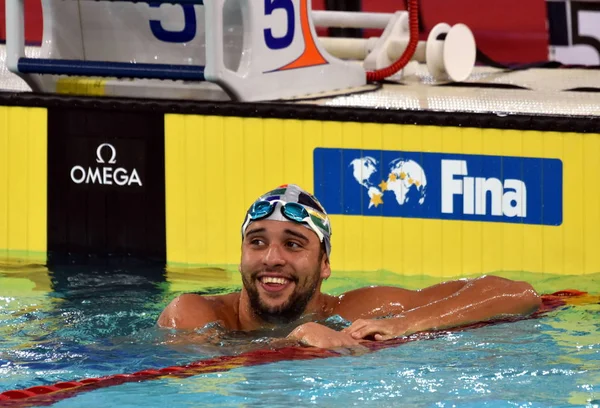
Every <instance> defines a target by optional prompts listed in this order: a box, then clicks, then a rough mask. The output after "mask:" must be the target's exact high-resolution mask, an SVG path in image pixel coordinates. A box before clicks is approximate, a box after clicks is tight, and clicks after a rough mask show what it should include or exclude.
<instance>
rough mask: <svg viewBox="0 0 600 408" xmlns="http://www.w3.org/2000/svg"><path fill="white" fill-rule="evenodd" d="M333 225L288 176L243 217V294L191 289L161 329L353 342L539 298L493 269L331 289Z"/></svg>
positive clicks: (514, 313) (452, 322) (519, 307)
mask: <svg viewBox="0 0 600 408" xmlns="http://www.w3.org/2000/svg"><path fill="white" fill-rule="evenodd" d="M330 237H331V226H330V221H329V217H328V216H327V213H326V212H325V209H324V208H323V207H322V206H321V204H320V203H319V202H318V201H317V199H316V198H315V197H314V196H312V195H311V194H309V193H308V192H306V191H304V190H302V189H301V188H300V187H299V186H297V185H294V184H290V185H284V186H281V187H279V188H277V189H275V190H273V191H270V192H268V193H266V194H264V195H263V196H261V197H260V198H259V199H258V200H257V201H256V202H254V203H253V204H252V205H251V206H250V209H249V210H248V212H247V213H246V217H245V219H244V223H243V225H242V258H241V262H240V267H239V269H240V273H241V276H242V282H243V287H242V290H241V291H240V292H236V293H231V294H227V295H221V296H200V295H196V294H185V295H181V296H179V297H177V298H176V299H174V300H173V301H172V302H171V303H170V304H169V305H168V306H167V307H166V308H165V310H164V311H163V313H162V314H161V316H160V317H159V319H158V325H159V326H160V327H169V328H175V329H199V328H202V327H204V326H206V325H207V324H208V323H213V322H218V323H219V324H220V325H221V326H223V327H224V328H225V329H229V330H235V331H245V332H251V331H255V330H260V329H270V328H276V327H280V326H285V327H290V326H291V327H292V329H290V330H291V333H289V335H288V336H287V338H288V339H290V340H296V341H299V342H300V343H302V344H305V345H310V346H316V347H352V346H357V345H359V344H360V342H361V341H364V340H375V341H380V340H387V339H391V338H394V337H398V336H403V335H408V334H412V333H416V332H420V331H425V330H437V329H443V328H450V327H456V326H461V325H465V324H469V323H474V322H480V321H486V320H491V319H495V318H500V317H509V316H511V317H519V316H526V315H528V314H531V313H532V312H534V311H536V310H537V309H538V307H539V306H540V297H539V296H538V294H537V293H536V292H535V290H534V289H533V288H532V287H531V285H529V284H528V283H526V282H517V281H511V280H508V279H503V278H500V277H495V276H482V277H480V278H477V279H470V280H467V279H463V280H456V281H449V282H444V283H440V284H438V285H434V286H431V287H428V288H425V289H422V290H418V291H412V290H407V289H403V288H398V287H382V286H377V287H366V288H361V289H356V290H353V291H350V292H347V293H345V294H343V295H341V296H330V295H327V294H324V293H322V292H321V284H322V282H323V280H325V279H327V278H328V277H329V276H330V274H331V267H330V264H329V257H330V253H331V241H330ZM335 315H339V316H341V317H342V318H344V319H346V320H348V321H350V322H352V324H351V325H350V326H349V327H348V328H346V329H343V330H342V331H336V330H333V329H331V328H329V327H326V326H324V325H322V324H320V323H317V322H319V321H323V320H325V319H327V318H329V317H331V316H335Z"/></svg>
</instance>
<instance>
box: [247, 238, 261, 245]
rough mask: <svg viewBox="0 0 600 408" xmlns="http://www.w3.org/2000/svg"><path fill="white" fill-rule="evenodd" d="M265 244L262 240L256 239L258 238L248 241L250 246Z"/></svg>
mask: <svg viewBox="0 0 600 408" xmlns="http://www.w3.org/2000/svg"><path fill="white" fill-rule="evenodd" d="M264 244H265V242H264V241H263V240H262V239H258V238H254V239H253V240H251V241H250V245H255V246H258V245H264Z"/></svg>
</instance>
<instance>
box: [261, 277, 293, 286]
mask: <svg viewBox="0 0 600 408" xmlns="http://www.w3.org/2000/svg"><path fill="white" fill-rule="evenodd" d="M261 281H262V283H274V284H277V285H285V284H286V283H287V279H285V278H276V277H273V276H265V277H264V278H262V279H261Z"/></svg>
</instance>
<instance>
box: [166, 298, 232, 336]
mask: <svg viewBox="0 0 600 408" xmlns="http://www.w3.org/2000/svg"><path fill="white" fill-rule="evenodd" d="M239 296H240V295H239V293H230V294H228V295H220V296H202V295H198V294H194V293H186V294H183V295H180V296H178V297H176V298H175V299H173V300H172V301H171V303H169V305H167V307H166V308H165V310H164V311H163V312H162V314H161V315H160V317H159V318H158V325H159V326H160V327H170V328H175V329H196V328H200V327H204V326H206V325H207V324H208V323H212V322H220V323H221V324H222V325H223V326H225V327H226V328H228V329H236V328H237V320H238V319H237V302H238V300H239Z"/></svg>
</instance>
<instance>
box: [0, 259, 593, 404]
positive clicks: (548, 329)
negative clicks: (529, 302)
mask: <svg viewBox="0 0 600 408" xmlns="http://www.w3.org/2000/svg"><path fill="white" fill-rule="evenodd" d="M338 275H339V274H338ZM599 280H600V275H592V276H584V277H577V278H557V277H545V278H543V279H538V280H537V282H536V283H534V284H535V286H536V288H537V289H538V290H540V291H542V292H546V293H547V292H550V291H553V290H559V289H564V288H567V287H575V288H577V289H583V290H588V291H591V292H594V290H593V289H594V288H600V285H598V281H599ZM382 281H383V282H382ZM393 281H397V282H396V283H398V284H401V285H402V286H405V287H411V286H414V287H420V286H424V285H425V284H430V283H433V281H431V282H430V281H428V280H427V279H424V278H415V279H412V280H406V279H405V280H402V279H400V278H398V277H397V276H396V277H394V276H391V275H385V276H384V275H381V274H379V275H376V274H374V275H372V276H369V277H365V276H364V275H356V274H349V275H348V276H337V277H336V278H332V279H330V281H328V282H327V285H328V286H327V287H326V290H327V291H328V292H330V293H341V292H342V291H345V290H347V289H351V288H353V287H359V286H363V285H365V284H381V283H384V284H390V283H394V282H393ZM239 285H240V283H239V279H238V277H237V276H236V274H235V273H230V272H224V271H218V270H190V271H185V270H179V271H165V270H164V269H163V268H161V267H160V266H152V265H150V266H149V265H125V266H123V265H114V266H109V265H102V266H89V265H87V266H82V265H79V266H74V265H70V266H60V267H50V270H47V269H46V268H45V267H32V266H14V265H12V266H10V267H8V266H5V267H0V392H3V391H7V390H10V389H22V388H27V387H31V386H35V385H44V384H53V383H56V382H59V381H69V380H77V379H82V378H87V377H99V376H106V375H111V374H118V373H132V372H135V371H139V370H143V369H147V368H162V367H167V366H171V365H183V364H187V363H190V362H193V361H197V360H201V359H206V358H210V357H215V356H221V355H232V354H240V353H244V352H247V351H250V350H256V349H258V348H261V347H264V344H262V343H260V342H259V341H252V339H248V338H240V337H239V336H237V337H235V338H228V339H226V340H225V344H224V345H223V346H221V347H217V346H204V345H198V344H175V343H174V341H175V340H177V339H179V338H180V335H179V334H175V333H173V332H170V331H168V330H160V329H157V328H156V327H155V321H156V318H157V317H158V315H159V313H160V311H161V310H162V309H163V307H164V306H165V305H166V304H167V303H168V302H169V301H170V300H171V299H172V298H173V297H175V296H176V295H177V294H179V293H182V292H184V291H196V292H200V293H219V292H222V293H224V292H229V291H232V290H236V289H237V288H239ZM595 293H596V294H597V293H598V290H596V292H595ZM596 302H597V301H596ZM337 323H339V322H337ZM117 405H118V406H119V407H129V406H131V407H139V406H144V407H163V406H194V407H197V406H208V407H211V406H214V407H253V406H257V407H258V406H274V407H277V406H282V407H283V406H287V407H289V406H306V405H311V406H312V405H314V406H325V407H331V406H343V407H347V406H361V407H362V406H369V407H371V406H373V407H379V406H380V407H389V406H415V407H453V406H457V407H480V406H486V407H506V406H516V407H521V406H522V407H562V406H582V407H596V406H600V305H599V304H597V303H594V302H588V303H583V304H580V305H576V306H570V307H567V308H561V309H560V310H556V311H554V312H551V313H550V314H548V315H547V316H544V317H543V318H541V319H535V320H525V321H520V322H514V323H507V324H500V325H495V326H488V327H483V328H479V329H474V330H468V331H463V332H455V333H447V334H445V335H443V336H441V337H439V338H436V339H431V340H420V341H414V342H409V343H406V344H402V345H399V346H395V347H392V348H388V349H383V350H379V351H376V352H371V353H366V354H362V355H350V354H348V355H345V356H341V357H335V358H328V359H319V360H309V361H281V362H277V363H271V364H267V365H262V366H250V367H241V368H234V369H231V370H229V371H224V372H220V373H211V374H201V375H196V376H193V377H188V378H162V379H158V380H154V381H147V382H139V383H128V384H123V385H119V386H114V387H109V388H104V389H99V390H95V391H91V392H86V393H81V394H78V395H77V396H75V397H73V398H70V399H65V400H62V401H60V402H57V403H56V404H55V405H54V406H56V407H82V406H88V407H95V406H117Z"/></svg>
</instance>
